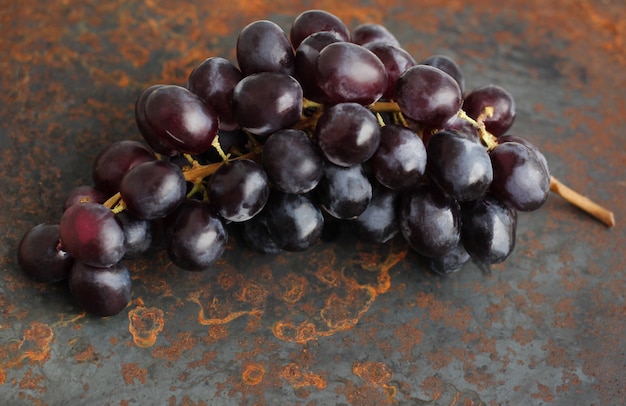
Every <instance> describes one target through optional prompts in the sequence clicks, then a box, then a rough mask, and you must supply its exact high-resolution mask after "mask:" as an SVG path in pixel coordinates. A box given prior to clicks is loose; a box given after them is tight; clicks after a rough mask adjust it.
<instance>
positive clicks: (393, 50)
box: [364, 42, 415, 99]
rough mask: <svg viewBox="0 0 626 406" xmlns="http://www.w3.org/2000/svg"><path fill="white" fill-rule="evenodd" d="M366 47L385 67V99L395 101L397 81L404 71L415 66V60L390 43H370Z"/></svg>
mask: <svg viewBox="0 0 626 406" xmlns="http://www.w3.org/2000/svg"><path fill="white" fill-rule="evenodd" d="M364 46H365V48H366V49H369V50H370V51H372V52H373V53H374V55H376V56H377V57H378V58H379V59H380V61H381V62H382V63H383V65H385V70H386V71H387V88H386V90H385V92H384V93H383V97H384V98H386V99H393V98H394V96H395V91H396V81H397V80H398V78H399V77H400V75H402V74H403V73H404V71H406V70H407V69H409V68H410V67H411V66H413V65H415V59H413V57H412V56H411V55H410V54H409V53H408V52H407V51H405V50H404V49H402V48H400V47H399V46H395V45H392V44H390V43H386V42H370V43H368V44H365V45H364Z"/></svg>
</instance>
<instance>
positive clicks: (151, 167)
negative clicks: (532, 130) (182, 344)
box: [18, 10, 551, 316]
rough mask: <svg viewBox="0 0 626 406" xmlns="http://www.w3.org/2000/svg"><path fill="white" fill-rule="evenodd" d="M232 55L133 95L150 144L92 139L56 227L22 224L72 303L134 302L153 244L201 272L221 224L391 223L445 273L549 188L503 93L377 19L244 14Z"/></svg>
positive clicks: (296, 236) (282, 229)
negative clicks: (83, 174) (84, 170)
mask: <svg viewBox="0 0 626 406" xmlns="http://www.w3.org/2000/svg"><path fill="white" fill-rule="evenodd" d="M236 55H237V65H235V64H233V63H231V62H230V61H228V60H227V59H224V58H221V57H211V58H208V59H206V60H204V61H203V62H202V63H200V64H199V65H198V66H197V67H196V68H195V69H193V71H192V72H191V73H190V75H189V78H188V81H187V83H186V85H185V86H179V85H172V84H158V85H154V86H150V87H148V88H147V89H145V90H144V91H143V92H142V93H141V94H140V95H139V97H138V99H137V101H136V105H135V117H136V123H137V127H138V129H139V131H140V133H141V135H142V136H143V139H144V140H145V144H143V143H140V142H137V141H131V140H125V141H119V142H116V143H114V144H112V145H110V146H108V147H107V148H105V149H104V150H102V151H101V152H100V154H99V155H98V156H97V158H96V160H95V163H94V165H93V185H87V186H81V187H79V188H76V189H75V190H73V191H72V192H71V193H70V195H69V196H68V197H67V200H66V202H65V204H64V207H63V214H62V216H61V218H60V221H59V223H58V224H39V225H37V226H35V227H33V228H32V229H30V230H29V231H28V232H27V233H26V234H25V235H24V237H23V238H22V240H21V242H20V245H19V248H18V259H19V263H20V265H21V267H22V269H23V271H24V272H25V273H26V274H28V275H29V276H30V277H32V278H34V279H36V280H39V281H46V282H56V281H60V280H63V279H66V278H67V279H68V281H69V287H70V291H71V293H72V295H73V297H74V298H75V300H76V302H77V303H78V304H79V305H80V306H82V307H83V308H84V309H85V310H86V311H87V312H89V313H92V314H94V315H98V316H110V315H114V314H116V313H119V312H120V311H122V310H123V309H124V308H125V307H126V306H127V304H128V302H129V300H130V297H131V278H130V275H129V271H128V268H127V267H126V266H125V265H124V262H123V259H126V258H133V257H137V256H139V255H141V254H144V253H146V252H153V250H154V249H165V250H166V251H167V254H168V256H169V258H170V260H171V262H172V263H174V264H175V265H177V266H178V267H180V268H183V269H186V270H190V271H201V270H205V269H207V268H209V267H210V266H211V265H212V264H213V263H214V262H215V261H216V260H217V259H218V258H220V256H221V255H222V254H223V252H224V249H225V247H226V244H227V241H228V235H229V231H230V232H231V233H232V231H233V230H237V232H238V234H239V235H241V236H242V238H243V240H245V242H246V243H247V244H248V245H249V246H250V247H251V248H252V249H254V250H258V251H260V252H263V253H277V252H280V251H283V250H285V251H303V250H306V249H307V248H309V247H311V246H312V245H314V244H316V243H317V242H318V240H319V239H320V237H321V236H322V233H323V231H324V227H325V224H329V223H336V222H338V221H340V222H345V223H347V224H348V227H349V228H350V229H351V230H352V231H354V233H355V234H356V235H357V236H358V237H359V238H361V239H364V240H367V241H369V242H372V243H379V244H383V243H386V242H387V241H389V240H390V239H392V238H393V237H394V236H396V235H397V234H398V233H400V234H401V235H402V236H404V238H405V239H406V240H407V241H408V244H409V245H410V247H412V248H413V249H414V250H415V251H416V252H417V253H419V254H420V255H423V256H424V257H426V258H427V259H428V263H429V264H430V268H431V269H432V270H433V271H434V272H436V273H439V274H447V273H450V272H455V271H458V270H459V269H461V267H462V266H463V265H464V264H465V263H466V262H468V261H469V260H470V259H473V260H474V261H476V262H478V263H480V264H484V265H486V266H488V265H490V264H494V263H499V262H502V261H504V260H505V259H506V258H507V257H508V256H509V254H510V253H511V252H512V250H513V248H514V246H515V231H516V222H517V214H516V213H517V212H518V211H532V210H536V209H538V208H539V207H540V206H541V205H542V204H543V203H544V202H545V201H546V198H547V196H548V193H549V191H550V187H551V177H550V175H549V169H548V165H547V163H546V159H545V158H544V156H543V155H542V154H541V152H539V150H538V149H537V148H536V147H535V146H534V145H533V144H531V143H530V142H529V141H527V140H525V139H523V138H521V137H518V136H515V135H508V134H507V131H508V130H509V128H510V127H511V125H512V124H513V122H514V120H515V102H514V100H513V97H512V96H511V95H510V94H509V93H508V92H507V91H506V90H505V89H503V88H501V87H499V86H495V85H489V86H484V87H480V88H477V89H474V90H472V91H470V92H466V90H465V82H464V78H463V74H462V72H461V70H460V69H459V67H458V65H457V64H456V63H455V61H453V60H452V59H450V58H449V57H446V56H442V55H435V56H432V57H430V58H427V59H425V60H423V61H421V62H420V63H417V62H416V61H415V60H414V59H413V57H412V56H411V55H410V54H409V53H408V52H407V51H406V50H404V49H403V48H402V47H401V46H400V44H399V43H398V40H397V39H396V38H395V37H394V36H393V35H392V34H391V33H390V32H389V31H388V30H387V29H386V28H385V27H384V26H382V25H379V24H362V25H359V26H357V27H355V28H354V29H353V30H352V31H350V30H349V29H348V28H347V27H346V25H345V24H344V23H343V22H342V21H341V20H340V19H339V18H337V17H336V16H334V15H332V14H330V13H328V12H325V11H322V10H309V11H306V12H304V13H302V14H301V15H299V16H298V17H297V18H296V19H295V20H294V21H293V24H292V26H291V30H290V32H289V35H287V34H286V33H285V32H284V31H283V30H282V29H281V28H280V27H279V26H278V25H277V24H275V23H273V22H271V21H267V20H260V21H255V22H253V23H251V24H249V25H248V26H246V27H245V28H244V29H243V30H242V31H241V32H240V34H239V37H238V40H237V45H236Z"/></svg>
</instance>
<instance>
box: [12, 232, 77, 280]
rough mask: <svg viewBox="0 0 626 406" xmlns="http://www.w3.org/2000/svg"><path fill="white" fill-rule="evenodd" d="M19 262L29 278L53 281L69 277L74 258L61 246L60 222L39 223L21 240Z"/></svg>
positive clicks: (18, 250)
mask: <svg viewBox="0 0 626 406" xmlns="http://www.w3.org/2000/svg"><path fill="white" fill-rule="evenodd" d="M17 262H18V264H19V265H20V268H21V269H22V271H23V272H24V273H25V274H26V275H27V276H28V277H29V278H31V279H34V280H36V281H38V282H47V283H53V282H59V281H62V280H64V279H67V277H68V275H69V273H70V269H71V268H72V264H73V263H74V258H73V257H72V256H70V255H69V254H68V253H67V252H66V251H65V250H64V249H63V248H61V244H60V236H59V225H58V224H38V225H36V226H34V227H32V228H31V229H30V230H28V231H27V232H26V233H25V234H24V236H23V237H22V239H21V240H20V243H19V245H18V247H17Z"/></svg>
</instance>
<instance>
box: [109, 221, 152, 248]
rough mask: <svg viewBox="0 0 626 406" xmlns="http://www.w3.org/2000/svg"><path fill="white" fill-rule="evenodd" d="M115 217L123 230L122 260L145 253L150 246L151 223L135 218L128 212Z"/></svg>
mask: <svg viewBox="0 0 626 406" xmlns="http://www.w3.org/2000/svg"><path fill="white" fill-rule="evenodd" d="M116 216H117V219H118V220H119V221H120V223H121V224H122V229H123V230H124V241H125V242H124V247H125V250H126V254H125V255H124V258H136V257H138V256H139V255H141V254H143V253H144V252H146V251H147V250H148V249H149V248H150V247H151V246H152V222H151V221H149V220H142V219H140V218H137V217H135V216H133V215H132V214H130V213H129V212H128V211H123V212H121V213H118V214H117V215H116Z"/></svg>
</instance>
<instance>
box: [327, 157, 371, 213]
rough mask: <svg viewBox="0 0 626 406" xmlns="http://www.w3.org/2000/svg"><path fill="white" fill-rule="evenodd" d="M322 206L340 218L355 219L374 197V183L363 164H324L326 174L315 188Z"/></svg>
mask: <svg viewBox="0 0 626 406" xmlns="http://www.w3.org/2000/svg"><path fill="white" fill-rule="evenodd" d="M315 191H316V192H317V197H318V200H319V202H320V203H321V205H322V207H323V208H324V209H325V210H326V211H327V212H328V213H329V214H330V215H331V216H333V217H335V218H338V219H353V218H355V217H357V216H358V215H360V214H361V213H363V211H364V210H365V209H366V208H367V205H368V204H369V203H370V200H371V199H372V184H371V183H370V181H369V179H368V178H367V176H366V174H365V170H364V169H363V167H362V166H361V165H354V166H349V167H344V166H337V165H334V164H332V163H330V162H326V164H325V165H324V175H323V176H322V179H321V180H320V183H319V185H318V186H317V188H316V189H315Z"/></svg>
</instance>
